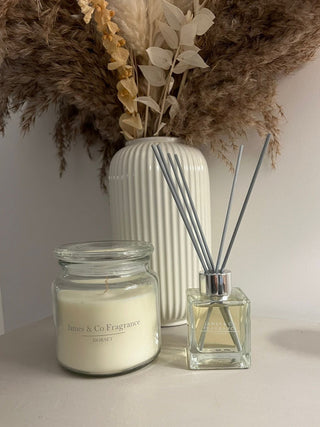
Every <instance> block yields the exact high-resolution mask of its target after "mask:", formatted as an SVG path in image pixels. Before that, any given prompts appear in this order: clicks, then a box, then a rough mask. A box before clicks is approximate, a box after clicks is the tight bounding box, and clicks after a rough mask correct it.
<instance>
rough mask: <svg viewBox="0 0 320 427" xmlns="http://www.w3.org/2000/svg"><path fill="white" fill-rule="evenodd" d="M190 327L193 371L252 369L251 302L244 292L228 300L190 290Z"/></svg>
mask: <svg viewBox="0 0 320 427" xmlns="http://www.w3.org/2000/svg"><path fill="white" fill-rule="evenodd" d="M188 325H189V334H188V362H189V367H190V368H191V369H231V368H248V367H249V366H250V301H249V300H248V298H247V297H246V296H245V295H244V293H243V292H242V291H241V289H239V288H233V290H232V292H231V294H230V295H229V296H228V297H227V298H225V299H222V298H216V297H215V298H210V297H208V296H203V295H202V294H200V292H199V291H198V290H197V289H190V290H188Z"/></svg>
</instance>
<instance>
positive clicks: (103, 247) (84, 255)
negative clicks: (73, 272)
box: [54, 240, 153, 262]
mask: <svg viewBox="0 0 320 427" xmlns="http://www.w3.org/2000/svg"><path fill="white" fill-rule="evenodd" d="M152 252H153V245H152V244H151V243H149V242H144V241H141V240H101V241H91V242H78V243H67V244H64V245H61V246H59V247H57V248H55V249H54V254H55V256H56V257H57V258H58V259H59V260H60V261H65V262H85V261H108V260H109V261H117V260H119V261H120V260H130V261H133V260H138V259H143V258H147V257H149V256H150V255H151V254H152Z"/></svg>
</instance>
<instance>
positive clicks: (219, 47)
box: [0, 0, 320, 185]
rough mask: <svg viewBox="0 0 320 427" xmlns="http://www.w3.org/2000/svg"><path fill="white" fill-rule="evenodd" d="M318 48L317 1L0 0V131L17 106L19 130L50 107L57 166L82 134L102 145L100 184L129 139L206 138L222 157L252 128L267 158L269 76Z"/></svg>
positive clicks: (273, 125)
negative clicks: (52, 108) (264, 144)
mask: <svg viewBox="0 0 320 427" xmlns="http://www.w3.org/2000/svg"><path fill="white" fill-rule="evenodd" d="M215 16H216V19H214V17H215ZM213 23H214V25H213ZM319 45H320V4H319V2H318V1H317V0H294V1H293V0H255V1H252V0H215V1H213V0H208V1H207V0H204V2H203V3H202V4H200V3H199V0H175V1H173V0H171V2H169V1H166V0H164V1H158V0H109V3H107V2H106V1H105V0H78V1H77V0H19V1H18V0H3V2H2V4H1V5H0V131H2V132H4V129H5V124H6V120H7V119H8V118H9V116H10V112H16V111H18V110H22V115H21V127H22V130H23V131H28V130H29V129H30V126H31V125H32V124H33V123H34V121H35V118H36V117H37V116H38V115H40V114H41V113H43V112H44V111H45V110H46V109H47V108H48V106H49V105H50V104H53V105H55V106H56V109H57V115H58V118H57V123H56V126H55V133H54V139H55V142H56V145H57V147H58V154H59V158H60V161H61V164H60V171H61V172H62V171H63V170H64V169H65V166H66V161H65V153H66V151H67V150H68V149H70V147H71V144H72V142H73V141H75V140H76V138H77V136H78V135H79V134H81V135H83V137H84V140H85V144H86V147H87V150H88V153H89V155H90V153H91V148H92V147H98V148H99V149H100V150H101V152H102V159H103V161H102V166H101V174H100V177H101V183H102V185H104V182H105V176H106V168H107V166H108V163H109V161H110V159H111V157H112V155H113V154H114V153H115V152H116V151H117V150H118V149H119V148H121V147H122V146H123V145H124V142H125V139H130V138H135V137H138V136H149V135H153V134H164V135H168V134H170V135H173V136H180V137H183V138H185V140H186V143H187V144H193V145H201V144H209V145H210V146H211V147H212V148H213V150H214V151H215V152H216V153H217V155H218V156H220V157H222V158H223V159H225V160H226V161H227V162H228V157H227V152H228V149H230V147H233V141H234V140H235V138H236V137H237V136H239V135H242V134H244V133H245V131H246V129H247V128H249V127H255V128H256V129H257V130H258V131H259V132H260V133H266V131H267V130H268V131H269V132H270V133H271V134H272V140H271V142H270V154H271V156H272V160H273V161H274V159H275V156H276V155H277V153H278V152H279V141H278V135H279V130H278V116H279V113H281V109H280V107H278V106H277V104H276V102H275V100H274V99H275V89H276V82H277V79H278V78H279V77H280V76H282V75H286V74H288V73H290V72H292V71H293V70H295V69H296V68H297V67H298V66H300V65H301V64H303V63H304V62H306V61H307V60H309V59H310V58H311V57H312V56H313V55H314V53H315V51H316V50H317V48H318V47H319Z"/></svg>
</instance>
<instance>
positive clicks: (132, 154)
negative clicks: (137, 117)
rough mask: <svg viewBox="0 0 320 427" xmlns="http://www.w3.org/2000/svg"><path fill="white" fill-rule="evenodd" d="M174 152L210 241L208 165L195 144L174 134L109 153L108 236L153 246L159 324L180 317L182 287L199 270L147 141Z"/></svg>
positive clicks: (181, 319) (183, 298)
mask: <svg viewBox="0 0 320 427" xmlns="http://www.w3.org/2000/svg"><path fill="white" fill-rule="evenodd" d="M152 144H160V147H161V149H162V151H163V152H164V154H165V155H166V153H171V154H177V155H178V156H179V159H180V161H181V163H182V168H183V170H184V174H185V176H186V180H187V182H188V184H189V187H190V191H191V195H192V198H193V200H194V203H195V206H196V208H197V212H198V215H199V218H200V221H201V224H202V226H203V229H204V232H205V235H206V237H207V240H208V244H209V247H210V243H211V242H210V240H211V213H210V212H211V209H210V183H209V173H208V166H207V163H206V160H205V158H204V156H203V154H202V153H201V152H200V150H198V149H197V148H194V147H190V146H187V145H185V144H183V143H181V142H180V141H179V140H178V139H177V138H171V137H151V138H141V139H136V140H133V141H130V142H128V143H127V145H126V147H124V148H123V149H121V150H119V151H118V152H117V153H116V154H115V156H114V157H113V159H112V161H111V164H110V169H109V194H110V208H111V222H112V233H113V238H114V239H117V240H119V239H123V240H144V241H148V242H151V243H153V245H154V247H155V251H154V256H153V260H152V269H153V270H155V271H156V272H157V273H158V275H159V280H160V297H161V298H160V300H161V322H162V326H173V325H179V324H183V323H185V319H186V290H187V288H190V287H197V286H198V275H199V271H200V270H201V267H200V264H199V260H198V257H197V255H196V252H195V250H194V248H193V246H192V243H191V240H190V237H189V236H188V234H187V231H186V228H185V226H184V224H183V221H182V219H181V218H180V214H179V212H178V210H177V207H176V205H175V202H174V200H173V198H172V196H171V193H170V191H169V188H168V186H167V184H166V182H165V180H164V178H163V176H162V172H161V170H160V168H159V165H158V164H157V161H156V158H155V156H154V154H153V151H152V148H151V145H152Z"/></svg>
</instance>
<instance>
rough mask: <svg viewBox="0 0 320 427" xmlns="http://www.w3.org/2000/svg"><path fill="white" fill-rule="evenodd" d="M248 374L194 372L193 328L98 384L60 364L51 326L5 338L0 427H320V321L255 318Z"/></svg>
mask: <svg viewBox="0 0 320 427" xmlns="http://www.w3.org/2000/svg"><path fill="white" fill-rule="evenodd" d="M252 329H253V330H252V348H253V351H252V356H253V363H252V367H251V368H250V369H249V370H229V371H190V370H188V369H187V368H186V363H185V350H184V347H185V336H186V327H185V326H182V327H181V326H180V327H175V328H164V329H162V332H163V346H162V351H161V353H160V356H159V357H158V359H157V360H156V361H155V362H153V363H152V364H150V365H148V366H146V367H144V368H142V369H140V370H138V371H135V372H132V373H130V374H127V375H122V376H117V377H109V378H108V377H101V378H96V377H94V378H92V377H85V376H80V375H77V374H72V373H70V372H68V371H66V370H64V369H62V368H61V367H60V366H59V365H58V363H57V362H56V359H55V348H54V347H55V343H54V330H53V325H52V319H44V320H42V321H39V322H37V323H34V324H31V325H29V326H27V327H24V328H20V329H17V330H15V331H13V332H11V333H8V334H5V335H3V336H1V337H0V425H1V426H2V427H16V426H17V427H18V426H19V427H20V426H21V427H22V426H25V427H38V426H41V427H58V426H59V427H100V426H103V427H105V426H110V427H124V426H130V427H136V426H137V427H179V426H183V427H186V426H192V427H193V426H217V425H220V426H223V427H229V426H236V427H239V426H246V427H248V426H249V427H250V426H254V427H264V426H268V427H270V426H272V427H273V426H288V427H295V426H299V427H300V426H301V427H311V426H316V427H319V426H320V415H319V413H320V411H319V399H320V363H319V362H320V324H315V323H308V322H300V321H287V320H276V319H254V320H253V328H252Z"/></svg>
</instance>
